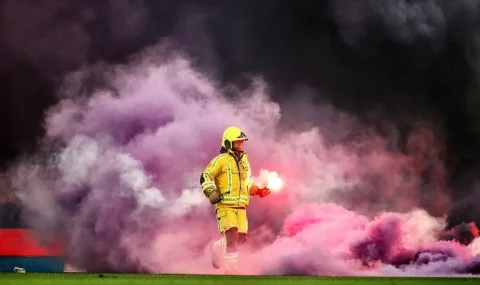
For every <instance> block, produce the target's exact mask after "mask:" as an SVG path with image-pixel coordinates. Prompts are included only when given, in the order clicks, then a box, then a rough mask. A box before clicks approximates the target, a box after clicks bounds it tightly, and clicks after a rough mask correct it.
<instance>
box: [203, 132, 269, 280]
mask: <svg viewBox="0 0 480 285" xmlns="http://www.w3.org/2000/svg"><path fill="white" fill-rule="evenodd" d="M247 140H248V137H247V136H246V135H245V133H244V132H243V131H242V130H241V129H240V128H238V127H236V126H230V127H228V128H227V129H225V131H224V132H223V136H222V147H221V149H220V154H219V155H217V156H216V157H214V158H213V159H212V160H211V161H210V163H209V164H208V166H207V167H206V168H205V170H204V171H203V172H202V174H201V177H200V184H201V186H202V189H203V193H204V194H205V196H206V197H207V198H208V199H209V200H210V203H212V204H213V205H214V209H215V215H216V218H217V224H218V231H219V233H220V234H221V235H222V238H220V239H219V240H217V241H215V242H214V243H213V244H212V247H211V252H212V266H213V267H214V268H215V269H219V268H220V267H222V265H223V267H224V270H225V273H226V274H235V273H236V272H237V262H238V246H239V245H241V244H243V243H245V242H246V241H247V233H248V218H247V210H246V208H247V206H248V204H249V201H250V197H251V196H255V195H256V196H260V197H261V198H263V197H265V196H267V195H269V194H270V193H271V191H270V189H268V188H266V187H262V188H260V187H259V186H258V185H257V184H256V183H255V182H253V181H252V180H251V179H250V176H251V173H252V171H251V168H250V162H249V161H248V155H247V153H246V152H245V151H244V149H243V145H244V142H245V141H247Z"/></svg>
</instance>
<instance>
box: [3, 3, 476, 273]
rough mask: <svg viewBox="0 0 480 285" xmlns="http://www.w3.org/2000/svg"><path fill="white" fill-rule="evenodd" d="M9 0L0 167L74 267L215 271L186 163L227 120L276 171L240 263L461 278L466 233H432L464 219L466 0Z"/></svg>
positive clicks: (209, 224) (471, 146)
mask: <svg viewBox="0 0 480 285" xmlns="http://www.w3.org/2000/svg"><path fill="white" fill-rule="evenodd" d="M17 2H18V1H17ZM17 2H12V1H3V2H0V3H1V5H2V10H1V15H0V16H1V19H2V23H1V25H0V31H1V32H0V37H1V39H2V41H0V51H2V52H1V55H0V59H1V60H2V62H3V63H4V64H2V66H1V67H0V74H1V75H2V77H1V78H0V87H1V88H2V89H4V90H5V93H4V94H5V96H2V98H1V100H2V104H0V105H1V106H5V108H3V110H2V112H0V113H1V114H2V116H3V117H2V118H3V120H1V122H2V129H3V130H4V137H5V140H4V144H3V146H2V150H3V151H2V152H3V153H4V155H2V162H3V165H4V167H8V168H9V169H10V170H11V171H12V172H14V173H15V179H14V181H13V182H14V184H15V187H16V189H18V193H17V195H18V198H19V199H20V201H21V206H22V209H23V215H24V218H25V221H26V223H27V224H28V225H29V226H30V227H31V228H32V229H33V230H34V232H35V234H36V235H37V237H38V239H39V240H41V241H43V242H45V243H48V242H54V243H56V244H59V245H60V246H61V247H62V248H63V250H64V252H65V254H66V258H67V260H68V262H69V264H71V265H72V266H74V267H76V268H79V269H80V270H85V271H91V272H92V271H95V272H99V271H103V272H105V271H114V272H158V273H162V272H168V273H214V272H215V271H214V270H213V269H212V268H211V267H210V265H209V262H210V261H209V258H210V256H209V251H208V245H209V244H210V242H211V241H212V240H213V239H215V238H217V237H218V234H217V232H216V224H215V222H216V221H215V218H214V216H213V211H212V207H211V205H210V204H209V203H208V201H207V200H206V199H205V197H204V196H203V194H202V193H201V190H200V189H199V176H200V172H201V171H202V170H203V168H204V167H205V166H206V165H207V164H208V162H209V160H210V159H211V158H212V157H213V156H215V155H216V154H218V151H219V148H220V138H221V134H222V131H223V130H224V128H226V127H227V126H229V125H238V126H240V127H241V128H242V129H243V130H244V131H245V133H246V134H247V135H248V136H249V138H250V140H249V141H248V143H247V145H246V148H247V151H248V152H249V154H250V155H249V157H250V159H251V163H252V167H253V175H254V176H255V177H254V179H257V180H261V179H262V173H267V172H265V171H275V172H277V173H278V174H279V175H280V177H281V178H282V179H284V180H285V182H286V184H285V188H284V189H283V190H282V191H281V192H278V193H273V194H272V195H270V196H268V197H266V198H263V199H260V198H257V197H255V198H253V200H252V205H251V207H250V208H249V225H250V234H249V242H248V244H247V245H246V246H245V247H244V248H242V255H241V256H242V260H241V264H242V271H241V273H245V274H246V273H250V274H301V275H305V274H308V275H316V274H320V275H424V274H426V275H432V274H433V275H451V274H473V273H478V271H479V269H478V267H479V266H478V256H476V254H477V253H478V249H477V248H478V246H477V244H478V240H477V239H476V238H475V239H473V241H472V240H469V242H470V241H471V243H469V242H466V243H465V242H459V240H458V238H457V239H456V238H455V237H456V235H455V234H454V235H452V237H453V238H449V239H450V240H442V239H444V238H442V233H443V230H444V229H445V228H453V227H454V226H455V225H459V224H461V223H462V222H464V223H470V222H475V223H476V224H477V225H478V224H480V214H479V213H477V212H475V211H467V210H466V209H469V207H472V205H473V206H474V205H475V203H476V201H475V200H474V199H472V197H473V198H474V197H476V193H477V192H476V184H475V183H476V177H475V172H476V168H477V167H476V165H477V164H478V162H479V161H480V159H479V158H480V156H479V152H478V150H477V145H478V142H479V136H478V129H479V128H478V126H479V124H478V123H479V122H480V120H479V119H478V115H477V113H478V112H477V111H476V106H478V102H479V101H478V100H477V97H478V95H477V94H478V92H479V88H478V86H479V84H478V79H479V77H478V75H477V73H478V72H477V71H478V37H477V36H475V35H476V32H477V31H478V27H479V24H478V20H477V19H478V12H479V11H480V10H479V9H480V8H479V6H478V3H477V2H476V1H469V0H462V1H456V2H455V3H454V2H452V1H441V0H438V1H434V0H425V1H406V0H405V1H393V0H392V1H390V0H388V1H386V0H385V1H374V0H362V1H342V0H336V1H333V0H332V1H320V2H318V3H317V4H314V2H311V1H306V2H301V3H300V2H295V3H294V2H288V1H287V2H282V3H280V2H278V1H268V0H265V1H260V2H259V1H233V2H232V1H230V2H225V1H206V2H203V1H202V3H198V2H196V3H192V2H191V1H152V0H143V1H136V2H135V4H132V3H130V2H129V1H104V2H98V1H84V2H82V4H78V3H77V2H75V3H73V2H72V1H64V2H62V3H63V4H58V3H57V2H55V3H53V2H49V1H43V2H45V3H43V2H38V1H37V2H38V3H37V2H36V3H35V5H30V4H28V3H29V2H28V1H21V3H20V2H19V3H17ZM47 2H48V3H47ZM315 3H316V2H315ZM4 103H5V104H4ZM36 103H38V104H36ZM32 106H35V107H32ZM19 125H22V126H23V128H18V126H19ZM3 126H5V127H3ZM262 170H264V171H263V172H262ZM467 170H468V171H467ZM472 203H474V204H472ZM447 214H448V217H446V215H447ZM474 237H476V236H474ZM461 240H462V241H463V240H464V239H463V238H461ZM259 260H260V261H259Z"/></svg>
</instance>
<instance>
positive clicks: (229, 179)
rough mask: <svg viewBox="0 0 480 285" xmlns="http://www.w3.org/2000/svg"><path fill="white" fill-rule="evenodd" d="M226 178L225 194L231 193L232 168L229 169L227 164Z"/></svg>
mask: <svg viewBox="0 0 480 285" xmlns="http://www.w3.org/2000/svg"><path fill="white" fill-rule="evenodd" d="M227 177H228V186H227V187H228V188H227V192H228V193H230V194H231V193H232V168H231V167H230V164H227Z"/></svg>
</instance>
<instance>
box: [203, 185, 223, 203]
mask: <svg viewBox="0 0 480 285" xmlns="http://www.w3.org/2000/svg"><path fill="white" fill-rule="evenodd" d="M203 194H205V196H207V198H208V199H209V200H210V203H212V204H216V203H218V202H220V201H221V200H222V193H220V191H219V190H218V189H217V188H215V187H209V188H207V189H205V190H203Z"/></svg>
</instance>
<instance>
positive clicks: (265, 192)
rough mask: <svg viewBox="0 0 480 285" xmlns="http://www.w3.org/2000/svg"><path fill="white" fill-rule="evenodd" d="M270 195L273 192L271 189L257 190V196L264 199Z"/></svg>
mask: <svg viewBox="0 0 480 285" xmlns="http://www.w3.org/2000/svg"><path fill="white" fill-rule="evenodd" d="M270 193H272V191H270V189H268V188H267V187H263V188H260V189H258V190H257V195H258V196H260V198H263V197H265V196H267V195H269V194H270Z"/></svg>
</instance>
